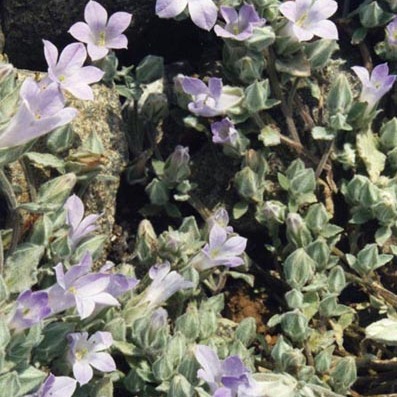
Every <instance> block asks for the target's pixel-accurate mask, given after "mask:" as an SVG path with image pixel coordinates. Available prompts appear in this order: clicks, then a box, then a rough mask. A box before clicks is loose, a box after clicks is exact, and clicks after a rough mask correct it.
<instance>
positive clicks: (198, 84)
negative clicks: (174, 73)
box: [182, 77, 208, 96]
mask: <svg viewBox="0 0 397 397" xmlns="http://www.w3.org/2000/svg"><path fill="white" fill-rule="evenodd" d="M182 88H183V91H185V92H186V94H190V95H194V96H197V95H200V94H207V93H208V87H207V86H206V85H205V84H204V83H203V82H202V81H201V80H200V79H196V78H195V77H184V78H183V79H182Z"/></svg>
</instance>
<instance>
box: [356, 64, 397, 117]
mask: <svg viewBox="0 0 397 397" xmlns="http://www.w3.org/2000/svg"><path fill="white" fill-rule="evenodd" d="M352 69H353V72H354V73H355V74H356V75H357V77H358V78H359V79H360V81H361V84H362V89H361V94H360V101H361V102H367V104H368V107H367V112H370V111H371V110H372V109H373V108H374V107H376V105H377V103H378V102H379V100H380V99H381V98H382V96H383V95H385V94H386V93H387V92H388V91H389V90H390V89H391V88H392V86H393V84H394V82H395V80H396V77H397V76H396V75H392V74H391V75H389V66H388V65H387V63H382V64H380V65H378V66H376V67H375V68H374V70H373V71H372V73H371V76H370V75H369V72H368V70H367V69H366V68H364V67H362V66H353V67H352Z"/></svg>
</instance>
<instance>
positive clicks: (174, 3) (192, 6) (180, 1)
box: [156, 0, 218, 30]
mask: <svg viewBox="0 0 397 397" xmlns="http://www.w3.org/2000/svg"><path fill="white" fill-rule="evenodd" d="M186 6H187V7H188V9H189V14H190V17H191V18H192V21H193V22H194V23H195V24H196V25H197V26H198V27H200V28H201V29H205V30H211V29H212V28H213V27H214V25H215V22H216V18H217V16H218V8H217V7H216V5H215V3H214V2H213V1H212V0H157V2H156V14H157V15H158V16H159V17H160V18H174V17H176V16H178V15H179V14H182V12H183V11H184V10H185V8H186Z"/></svg>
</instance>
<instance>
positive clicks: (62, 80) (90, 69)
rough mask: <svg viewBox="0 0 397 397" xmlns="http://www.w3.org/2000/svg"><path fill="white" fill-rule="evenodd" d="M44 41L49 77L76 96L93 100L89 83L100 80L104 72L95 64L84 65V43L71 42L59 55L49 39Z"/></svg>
mask: <svg viewBox="0 0 397 397" xmlns="http://www.w3.org/2000/svg"><path fill="white" fill-rule="evenodd" d="M43 43H44V55H45V59H46V61H47V64H48V78H49V79H50V80H52V81H54V82H56V83H57V84H58V85H59V86H60V87H61V88H62V89H63V90H66V91H69V92H70V93H71V94H72V95H74V96H75V97H76V98H79V99H86V100H93V99H94V94H93V92H92V89H91V87H90V86H89V85H90V84H93V83H97V82H98V81H100V80H101V78H102V77H103V75H104V72H103V71H102V70H100V69H98V68H97V67H95V66H83V64H84V62H85V60H86V59H87V50H86V49H85V46H84V44H82V43H72V44H69V45H67V46H66V47H65V48H64V49H63V51H62V52H61V54H60V55H59V53H58V49H57V48H56V47H55V45H54V44H52V43H51V42H50V41H48V40H43Z"/></svg>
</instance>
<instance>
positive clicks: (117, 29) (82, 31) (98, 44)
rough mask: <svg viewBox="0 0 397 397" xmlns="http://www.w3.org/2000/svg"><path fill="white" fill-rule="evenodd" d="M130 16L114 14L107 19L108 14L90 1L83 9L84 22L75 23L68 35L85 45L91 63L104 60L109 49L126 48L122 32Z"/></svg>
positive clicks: (97, 4) (92, 0)
mask: <svg viewBox="0 0 397 397" xmlns="http://www.w3.org/2000/svg"><path fill="white" fill-rule="evenodd" d="M131 18H132V14H129V13H128V12H116V13H114V14H112V15H111V16H110V18H109V19H108V13H107V11H106V10H105V8H103V6H101V5H100V4H99V3H98V2H96V1H94V0H90V1H89V2H88V3H87V5H86V6H85V9H84V19H85V21H86V23H84V22H76V23H75V24H74V25H73V26H72V27H71V28H70V29H69V33H70V34H71V35H72V36H73V37H74V38H75V39H76V40H78V41H81V42H82V43H86V44H87V51H88V55H89V56H90V57H91V59H92V60H93V61H96V60H98V59H102V58H104V57H105V56H106V55H107V54H108V52H109V50H110V49H121V48H127V45H128V39H127V37H126V36H125V35H124V34H123V32H124V31H125V30H126V29H127V28H128V26H129V25H130V23H131Z"/></svg>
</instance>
